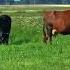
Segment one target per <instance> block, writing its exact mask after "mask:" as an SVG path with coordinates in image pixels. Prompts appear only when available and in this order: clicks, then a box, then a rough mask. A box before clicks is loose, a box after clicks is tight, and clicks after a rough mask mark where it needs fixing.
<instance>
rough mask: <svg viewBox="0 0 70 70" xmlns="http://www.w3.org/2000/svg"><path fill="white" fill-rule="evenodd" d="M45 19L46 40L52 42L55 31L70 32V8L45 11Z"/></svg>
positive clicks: (44, 32)
mask: <svg viewBox="0 0 70 70" xmlns="http://www.w3.org/2000/svg"><path fill="white" fill-rule="evenodd" d="M43 21H44V24H43V35H44V42H46V41H47V40H49V41H50V43H51V41H52V35H54V34H55V33H60V34H63V35H67V34H70V10H65V11H48V12H44V14H43Z"/></svg>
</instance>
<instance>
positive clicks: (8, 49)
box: [0, 7, 70, 70]
mask: <svg viewBox="0 0 70 70" xmlns="http://www.w3.org/2000/svg"><path fill="white" fill-rule="evenodd" d="M45 9H46V10H47V11H48V10H53V9H54V10H59V9H60V10H64V9H69V8H58V9H57V8H23V7H22V8H16V7H15V8H14V7H13V8H11V7H0V14H8V15H10V16H11V18H12V27H11V33H10V40H9V45H0V70H70V35H66V36H63V35H58V36H57V37H56V38H53V42H52V45H50V44H49V43H48V44H45V43H43V42H42V38H43V34H42V25H43V20H42V12H43V10H45Z"/></svg>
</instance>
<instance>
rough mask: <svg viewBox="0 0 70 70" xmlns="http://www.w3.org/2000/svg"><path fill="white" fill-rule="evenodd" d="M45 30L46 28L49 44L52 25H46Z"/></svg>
mask: <svg viewBox="0 0 70 70" xmlns="http://www.w3.org/2000/svg"><path fill="white" fill-rule="evenodd" d="M46 28H47V35H48V40H49V42H50V43H51V41H52V29H53V27H52V24H51V25H49V24H48V25H47V27H46Z"/></svg>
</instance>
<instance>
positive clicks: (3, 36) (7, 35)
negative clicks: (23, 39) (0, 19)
mask: <svg viewBox="0 0 70 70" xmlns="http://www.w3.org/2000/svg"><path fill="white" fill-rule="evenodd" d="M8 40H9V33H3V34H2V43H3V44H8Z"/></svg>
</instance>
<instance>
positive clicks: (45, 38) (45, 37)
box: [43, 23, 48, 43]
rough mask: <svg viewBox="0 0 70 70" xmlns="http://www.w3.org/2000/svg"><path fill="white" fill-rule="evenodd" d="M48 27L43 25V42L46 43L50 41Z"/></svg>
mask: <svg viewBox="0 0 70 70" xmlns="http://www.w3.org/2000/svg"><path fill="white" fill-rule="evenodd" d="M46 30H47V29H46V25H45V23H44V24H43V36H44V37H43V41H44V42H45V43H46V42H47V40H48V35H47V33H46Z"/></svg>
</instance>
